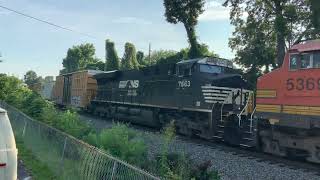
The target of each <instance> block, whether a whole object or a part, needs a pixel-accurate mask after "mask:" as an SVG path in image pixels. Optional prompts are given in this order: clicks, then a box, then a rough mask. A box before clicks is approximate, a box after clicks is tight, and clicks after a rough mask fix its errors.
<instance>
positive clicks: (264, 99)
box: [255, 40, 320, 163]
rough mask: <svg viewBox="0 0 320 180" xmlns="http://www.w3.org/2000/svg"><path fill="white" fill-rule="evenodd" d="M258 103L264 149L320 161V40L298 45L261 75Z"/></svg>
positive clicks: (258, 117)
mask: <svg viewBox="0 0 320 180" xmlns="http://www.w3.org/2000/svg"><path fill="white" fill-rule="evenodd" d="M256 104H257V105H256V109H255V115H256V117H257V119H258V121H257V122H258V129H259V137H260V138H259V139H260V141H259V142H260V143H259V145H261V149H262V151H264V152H267V153H271V154H275V155H279V156H294V157H299V158H303V159H307V160H308V161H311V162H315V163H320V40H313V41H307V42H304V43H300V44H297V45H294V46H293V47H292V48H291V49H290V50H289V51H288V53H287V54H286V56H285V59H284V62H283V65H282V67H281V68H279V69H276V70H274V71H272V72H270V73H268V74H265V75H264V76H262V77H260V78H259V79H258V83H257V97H256Z"/></svg>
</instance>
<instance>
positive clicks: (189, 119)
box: [89, 57, 255, 146]
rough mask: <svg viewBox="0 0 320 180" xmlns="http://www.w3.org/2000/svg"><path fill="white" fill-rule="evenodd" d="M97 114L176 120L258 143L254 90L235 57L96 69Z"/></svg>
mask: <svg viewBox="0 0 320 180" xmlns="http://www.w3.org/2000/svg"><path fill="white" fill-rule="evenodd" d="M94 77H95V79H96V80H97V83H98V89H97V96H96V98H95V99H94V100H92V101H91V104H90V107H89V109H90V110H91V111H93V112H94V113H95V114H99V115H102V116H107V117H112V118H115V119H121V120H126V121H129V122H132V123H138V124H143V125H148V126H151V127H157V128H160V127H162V126H163V125H164V124H166V123H168V122H169V121H171V120H174V121H175V125H176V127H177V131H178V132H179V133H181V134H185V135H188V136H193V135H195V136H199V137H202V138H206V139H221V140H223V141H225V142H227V143H229V144H233V145H243V146H252V144H255V138H254V132H253V131H252V127H253V119H252V118H251V117H252V116H251V113H250V112H251V111H250V110H252V108H250V107H252V105H251V104H252V102H253V99H252V97H253V96H252V94H253V93H252V91H251V90H249V89H248V84H247V82H246V81H245V80H244V79H242V77H241V76H240V75H239V74H238V73H237V72H236V71H235V70H234V69H233V64H232V62H231V61H229V60H226V59H221V58H213V57H206V58H199V59H191V60H184V61H180V62H178V63H172V64H163V65H155V66H151V67H146V68H143V69H141V70H128V71H109V72H105V73H99V74H96V75H94Z"/></svg>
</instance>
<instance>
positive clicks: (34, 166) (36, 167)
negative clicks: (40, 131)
mask: <svg viewBox="0 0 320 180" xmlns="http://www.w3.org/2000/svg"><path fill="white" fill-rule="evenodd" d="M15 139H16V144H17V148H18V150H19V153H18V156H19V159H20V160H22V161H23V164H24V166H25V167H26V169H27V170H28V172H30V173H31V174H32V177H33V178H34V179H39V180H47V179H57V177H56V176H55V175H54V173H53V172H52V171H51V170H50V169H49V167H48V166H47V165H46V164H45V163H42V162H41V161H40V160H39V159H38V158H37V157H35V156H34V155H33V154H32V152H31V151H30V150H28V149H27V148H26V147H25V145H24V143H23V141H22V140H21V139H19V138H18V137H15Z"/></svg>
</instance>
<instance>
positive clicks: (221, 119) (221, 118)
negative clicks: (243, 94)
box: [220, 89, 237, 122]
mask: <svg viewBox="0 0 320 180" xmlns="http://www.w3.org/2000/svg"><path fill="white" fill-rule="evenodd" d="M236 90H237V89H232V90H231V92H230V93H229V94H228V96H229V95H230V94H233V92H235V91H236ZM227 100H228V98H226V99H225V100H224V101H223V103H222V106H221V109H220V111H221V115H220V121H221V122H223V117H222V111H223V106H224V105H225V103H226V101H227Z"/></svg>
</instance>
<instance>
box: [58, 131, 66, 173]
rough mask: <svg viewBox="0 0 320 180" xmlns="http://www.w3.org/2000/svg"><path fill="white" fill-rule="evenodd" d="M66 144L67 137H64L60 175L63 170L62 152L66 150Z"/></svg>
mask: <svg viewBox="0 0 320 180" xmlns="http://www.w3.org/2000/svg"><path fill="white" fill-rule="evenodd" d="M66 146H67V137H65V139H64V144H63V150H62V157H61V162H60V173H59V174H60V175H62V170H63V161H64V152H65V150H66Z"/></svg>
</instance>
